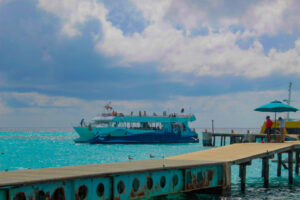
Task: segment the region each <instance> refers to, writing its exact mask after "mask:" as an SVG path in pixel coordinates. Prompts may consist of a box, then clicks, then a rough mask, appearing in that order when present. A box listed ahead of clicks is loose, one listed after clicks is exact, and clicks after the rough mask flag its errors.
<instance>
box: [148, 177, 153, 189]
mask: <svg viewBox="0 0 300 200" xmlns="http://www.w3.org/2000/svg"><path fill="white" fill-rule="evenodd" d="M152 187H153V179H152V177H147V188H148V190H151V189H152Z"/></svg>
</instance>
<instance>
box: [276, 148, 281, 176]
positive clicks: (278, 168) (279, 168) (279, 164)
mask: <svg viewBox="0 0 300 200" xmlns="http://www.w3.org/2000/svg"><path fill="white" fill-rule="evenodd" d="M277 157H278V162H277V176H278V177H280V176H281V165H282V154H281V153H278V154H277Z"/></svg>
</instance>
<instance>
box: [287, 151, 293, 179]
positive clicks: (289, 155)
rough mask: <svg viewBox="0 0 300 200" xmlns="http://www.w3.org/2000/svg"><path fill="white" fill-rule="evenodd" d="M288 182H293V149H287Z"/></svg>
mask: <svg viewBox="0 0 300 200" xmlns="http://www.w3.org/2000/svg"><path fill="white" fill-rule="evenodd" d="M288 164H289V165H288V168H289V184H293V151H288Z"/></svg>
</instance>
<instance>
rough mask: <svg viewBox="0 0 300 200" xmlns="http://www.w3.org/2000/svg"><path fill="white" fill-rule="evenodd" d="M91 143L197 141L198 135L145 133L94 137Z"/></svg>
mask: <svg viewBox="0 0 300 200" xmlns="http://www.w3.org/2000/svg"><path fill="white" fill-rule="evenodd" d="M89 142H90V143H91V144H116V143H119V144H120V143H122V144H153V143H197V142H199V139H198V136H197V135H193V136H181V135H180V134H174V133H145V134H135V135H129V136H106V137H95V138H93V139H91V140H90V141H89Z"/></svg>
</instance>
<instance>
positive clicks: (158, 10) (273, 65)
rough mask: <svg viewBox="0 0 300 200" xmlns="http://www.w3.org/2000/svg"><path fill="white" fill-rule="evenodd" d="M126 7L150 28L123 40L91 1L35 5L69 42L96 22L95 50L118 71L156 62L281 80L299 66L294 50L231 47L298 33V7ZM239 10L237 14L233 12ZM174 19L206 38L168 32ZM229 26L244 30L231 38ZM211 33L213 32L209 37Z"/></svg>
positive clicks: (166, 67) (261, 3) (172, 3)
mask: <svg viewBox="0 0 300 200" xmlns="http://www.w3.org/2000/svg"><path fill="white" fill-rule="evenodd" d="M131 2H132V3H134V4H135V6H136V8H137V9H138V10H140V11H141V12H142V13H143V16H144V17H145V19H146V20H148V21H149V22H150V23H149V25H148V26H147V27H146V28H145V29H144V31H143V32H142V33H134V34H133V35H130V36H126V35H124V34H123V31H122V30H120V29H118V28H116V27H114V26H113V25H112V23H111V22H109V21H108V20H107V19H106V15H107V14H108V12H109V11H108V10H107V9H106V8H105V7H104V5H103V4H102V3H100V2H98V1H95V0H90V1H89V0H84V1H79V0H53V1H46V0H39V7H40V8H43V9H45V10H46V11H48V12H50V13H53V14H55V15H56V16H58V17H59V18H61V19H62V22H63V26H62V33H64V34H66V35H68V36H70V37H75V36H79V35H80V34H81V33H80V30H79V29H78V25H80V24H84V23H85V22H86V21H88V20H89V19H91V18H94V19H98V20H99V22H101V25H102V28H101V30H102V33H101V34H99V35H101V37H100V36H99V35H93V38H94V40H95V48H96V50H97V51H99V52H100V53H101V54H104V55H106V56H116V57H120V58H121V61H120V64H121V65H124V66H130V65H131V64H132V63H143V62H158V63H160V69H161V70H163V71H178V72H181V73H194V74H196V75H198V76H204V75H212V76H221V75H224V74H228V75H235V76H245V77H250V78H256V77H264V76H268V75H270V74H271V73H273V72H277V73H278V72H279V73H281V72H282V71H283V73H285V74H293V73H297V74H300V69H299V68H297V66H298V65H299V62H300V61H299V48H298V46H299V45H296V48H295V49H290V50H288V51H286V52H278V51H277V50H272V51H270V52H269V54H268V55H265V54H264V47H263V46H262V44H261V43H260V42H259V41H258V40H256V41H255V42H254V43H253V44H252V45H251V46H250V48H249V49H247V50H245V49H241V48H240V47H239V46H238V45H237V44H236V42H237V41H238V40H240V39H247V38H249V37H257V36H259V35H261V34H275V33H277V32H278V31H280V30H283V31H284V30H289V31H293V30H294V29H295V27H296V28H299V27H300V23H299V20H298V19H299V17H300V16H299V14H298V12H297V9H295V8H297V7H300V3H297V2H298V1H295V0H287V1H281V0H276V1H270V0H264V1H258V3H257V2H254V3H253V2H249V3H245V2H242V3H237V4H236V5H234V6H233V5H232V4H231V5H230V4H228V5H230V6H228V5H227V4H226V2H225V1H221V0H220V1H217V2H214V3H212V2H211V1H203V2H200V3H199V2H198V3H197V2H194V1H176V0H173V1H172V0H168V1H159V0H155V1H140V0H131ZM197 4H199V5H197ZM222 8H224V9H222ZM239 8H241V10H240V11H236V10H238V9H239ZM233 9H234V11H233V12H232V13H231V12H230V11H232V10H233ZM210 12H211V13H210ZM212 13H215V14H212ZM214 15H215V16H214ZM177 19H178V20H179V21H178V23H182V24H184V26H185V28H186V29H187V32H188V33H189V32H190V31H191V29H193V28H195V27H197V26H205V27H207V28H208V29H209V34H208V35H206V36H201V35H199V36H194V37H189V36H188V35H186V34H185V33H184V31H183V30H178V29H176V28H175V27H174V26H175V25H176V23H177V21H176V20H177ZM287 19H288V22H287ZM230 25H240V26H243V27H245V28H246V30H245V31H244V32H236V33H233V32H231V31H230V30H229V26H230ZM215 26H217V28H215ZM216 29H218V32H215V30H216ZM99 38H101V39H99ZM297 43H299V41H297ZM286 68H287V70H284V69H286Z"/></svg>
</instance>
